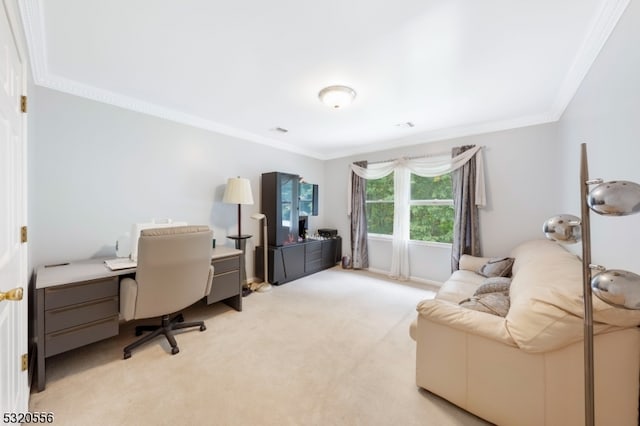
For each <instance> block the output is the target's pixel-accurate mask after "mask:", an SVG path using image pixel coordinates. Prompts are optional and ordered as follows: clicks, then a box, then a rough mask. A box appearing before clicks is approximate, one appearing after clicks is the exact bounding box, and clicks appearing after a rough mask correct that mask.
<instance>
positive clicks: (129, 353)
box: [123, 352, 131, 359]
mask: <svg viewBox="0 0 640 426" xmlns="http://www.w3.org/2000/svg"><path fill="white" fill-rule="evenodd" d="M129 358H131V352H125V353H124V356H123V359H129Z"/></svg>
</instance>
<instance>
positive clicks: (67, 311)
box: [44, 297, 118, 333]
mask: <svg viewBox="0 0 640 426" xmlns="http://www.w3.org/2000/svg"><path fill="white" fill-rule="evenodd" d="M114 315H118V298H117V297H111V298H108V299H100V300H95V301H91V302H86V303H82V304H79V305H72V306H66V307H63V308H58V309H51V310H49V311H45V313H44V321H45V333H52V332H54V331H58V330H63V329H65V328H69V327H75V326H76V325H82V324H86V323H89V322H93V321H97V320H101V319H104V318H109V317H112V316H114Z"/></svg>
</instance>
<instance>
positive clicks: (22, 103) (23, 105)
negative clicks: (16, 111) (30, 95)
mask: <svg viewBox="0 0 640 426" xmlns="http://www.w3.org/2000/svg"><path fill="white" fill-rule="evenodd" d="M20 111H22V112H27V97H26V96H24V95H22V96H20Z"/></svg>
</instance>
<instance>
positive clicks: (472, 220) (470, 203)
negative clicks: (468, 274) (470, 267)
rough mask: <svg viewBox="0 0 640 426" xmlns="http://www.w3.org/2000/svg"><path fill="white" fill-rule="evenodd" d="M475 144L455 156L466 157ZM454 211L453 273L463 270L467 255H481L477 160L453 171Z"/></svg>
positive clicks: (454, 154) (467, 146) (457, 149)
mask: <svg viewBox="0 0 640 426" xmlns="http://www.w3.org/2000/svg"><path fill="white" fill-rule="evenodd" d="M474 146H475V145H465V146H459V147H455V148H453V149H452V150H451V156H452V157H455V156H456V155H459V154H462V153H463V152H465V151H466V150H468V149H471V148H473V147H474ZM451 176H452V179H451V180H452V183H453V208H454V210H455V216H454V221H453V247H452V248H451V271H452V272H453V271H457V270H458V269H459V265H458V264H459V262H460V257H461V256H462V255H463V254H470V255H472V256H481V254H480V232H479V223H478V207H477V206H476V199H475V198H476V197H475V187H476V158H475V156H474V157H473V158H471V159H470V160H469V161H468V162H467V164H465V165H464V166H462V167H460V168H459V169H458V170H454V171H453V172H452V175H451Z"/></svg>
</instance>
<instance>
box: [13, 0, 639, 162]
mask: <svg viewBox="0 0 640 426" xmlns="http://www.w3.org/2000/svg"><path fill="white" fill-rule="evenodd" d="M628 2H629V0H561V1H558V0H537V1H524V0H516V1H514V0H484V1H482V2H479V1H473V0H466V1H465V0H395V1H390V0H323V1H305V0H298V1H296V0H269V1H264V0H233V1H223V0H217V1H215V0H214V1H212V0H180V1H176V0H171V1H169V0H136V1H130V0H109V1H87V0H47V1H45V0H24V1H21V11H22V15H23V20H24V21H25V28H26V33H27V34H26V36H27V43H28V45H29V51H30V55H31V61H32V68H33V71H34V79H35V81H36V84H39V85H42V86H46V87H51V88H54V89H57V90H62V91H65V92H68V93H73V94H76V95H80V96H85V97H88V98H92V99H96V100H100V101H103V102H107V103H111V104H114V105H118V106H122V107H125V108H130V109H133V110H137V111H142V112H145V113H149V114H153V115H157V116H161V117H164V118H168V119H171V120H176V121H179V122H183V123H187V124H191V125H195V126H198V127H202V128H206V129H210V130H214V131H216V132H220V133H223V134H228V135H232V136H237V137H241V138H244V139H249V140H252V141H256V142H259V143H264V144H268V145H271V146H275V147H278V148H282V149H286V150H290V151H294V152H297V153H301V154H305V155H309V156H312V157H315V158H320V159H330V158H336V157H342V156H346V155H351V154H356V153H363V152H369V151H375V150H379V149H386V148H391V147H397V146H404V145H409V144H415V143H423V142H429V141H433V140H438V139H443V138H449V137H456V136H462V135H467V134H473V133H482V132H487V131H494V130H501V129H507V128H513V127H519V126H525V125H531V124H538V123H544V122H549V121H554V120H557V119H558V118H559V117H560V115H561V114H562V112H563V110H564V108H565V107H566V105H567V104H568V102H569V101H570V99H571V97H572V96H573V94H574V93H575V90H576V89H577V87H578V85H579V84H580V82H581V80H582V78H583V77H584V75H585V74H586V72H587V71H588V68H589V67H590V65H591V63H592V62H593V60H594V59H595V57H596V55H597V53H598V52H599V50H600V48H601V47H602V45H603V44H604V42H605V41H606V38H607V37H608V35H609V34H610V32H611V31H612V30H613V28H614V27H615V24H616V23H617V21H618V19H619V17H620V15H621V14H622V13H623V11H624V9H625V7H626V6H627V4H628ZM333 84H344V85H348V86H350V87H352V88H354V89H355V90H356V92H357V97H356V100H355V102H354V103H353V105H351V106H350V107H348V108H345V109H341V110H333V109H330V108H328V107H327V106H325V105H323V104H322V103H320V101H319V100H318V97H317V95H318V92H319V91H320V89H322V88H323V87H325V86H328V85H333ZM408 121H409V122H412V123H413V124H414V127H411V128H408V127H402V126H398V124H400V123H405V122H408ZM275 127H282V128H285V129H288V130H289V131H288V133H286V134H282V133H277V132H274V131H273V130H271V129H273V128H275Z"/></svg>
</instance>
